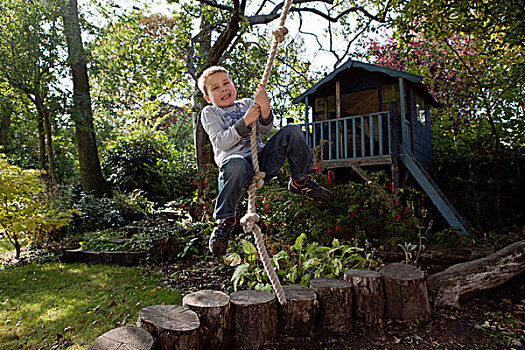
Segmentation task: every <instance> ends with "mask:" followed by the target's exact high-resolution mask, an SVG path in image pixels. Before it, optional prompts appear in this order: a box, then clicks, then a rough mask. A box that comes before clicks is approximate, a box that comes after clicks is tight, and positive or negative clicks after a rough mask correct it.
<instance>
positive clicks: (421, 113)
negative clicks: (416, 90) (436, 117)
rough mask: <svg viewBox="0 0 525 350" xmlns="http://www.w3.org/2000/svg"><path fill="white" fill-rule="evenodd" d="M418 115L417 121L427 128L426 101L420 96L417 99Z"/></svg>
mask: <svg viewBox="0 0 525 350" xmlns="http://www.w3.org/2000/svg"><path fill="white" fill-rule="evenodd" d="M416 113H417V120H418V121H419V122H420V123H421V124H423V125H424V126H427V108H426V106H425V101H424V100H423V99H422V98H421V97H419V96H417V98H416Z"/></svg>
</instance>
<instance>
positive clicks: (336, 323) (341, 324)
mask: <svg viewBox="0 0 525 350" xmlns="http://www.w3.org/2000/svg"><path fill="white" fill-rule="evenodd" d="M310 288H312V289H313V290H314V291H315V292H316V293H317V299H318V300H319V327H320V328H323V329H326V330H329V331H332V332H348V331H349V330H350V329H351V328H352V285H351V284H350V282H348V281H342V280H337V279H333V278H315V279H313V280H311V281H310Z"/></svg>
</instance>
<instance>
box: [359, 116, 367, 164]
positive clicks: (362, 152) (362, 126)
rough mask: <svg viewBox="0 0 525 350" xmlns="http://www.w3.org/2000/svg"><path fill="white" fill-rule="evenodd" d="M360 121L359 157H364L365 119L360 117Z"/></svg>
mask: <svg viewBox="0 0 525 350" xmlns="http://www.w3.org/2000/svg"><path fill="white" fill-rule="evenodd" d="M360 119H361V121H360V122H359V126H360V127H361V157H363V158H364V157H366V152H365V118H363V117H361V118H360Z"/></svg>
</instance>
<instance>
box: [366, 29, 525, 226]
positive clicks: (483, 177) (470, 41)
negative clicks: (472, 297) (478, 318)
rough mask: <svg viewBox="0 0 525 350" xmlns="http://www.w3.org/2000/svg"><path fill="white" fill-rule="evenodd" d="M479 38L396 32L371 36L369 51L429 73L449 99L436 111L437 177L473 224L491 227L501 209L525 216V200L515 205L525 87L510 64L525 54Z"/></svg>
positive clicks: (440, 95) (506, 215)
mask: <svg viewBox="0 0 525 350" xmlns="http://www.w3.org/2000/svg"><path fill="white" fill-rule="evenodd" d="M477 40H478V39H477V37H473V38H468V37H465V36H462V35H453V36H452V37H450V38H447V39H446V42H443V41H433V40H428V39H425V37H423V36H415V37H412V38H411V41H409V42H402V41H399V40H394V39H393V38H392V39H389V41H388V42H386V43H384V44H379V43H372V44H371V45H370V48H369V54H370V58H372V59H373V60H374V61H375V62H376V63H378V64H380V65H384V66H387V67H391V68H395V69H400V70H406V71H409V72H411V73H415V74H419V75H421V76H423V77H424V82H425V84H426V85H427V86H428V87H429V88H430V90H431V91H432V93H433V95H434V96H435V97H437V99H438V101H440V102H443V104H444V108H442V109H440V110H434V111H433V118H432V136H433V137H432V139H433V145H432V146H433V151H434V177H435V178H436V179H437V182H438V184H439V185H440V187H441V189H442V190H444V191H445V193H446V194H447V197H448V198H449V199H450V200H451V202H452V203H453V204H454V206H455V207H456V209H458V210H459V212H460V213H461V214H462V215H463V216H464V217H465V218H466V219H467V221H468V223H469V225H470V226H471V227H472V228H475V229H478V230H492V229H494V227H495V225H500V223H499V220H498V212H499V210H501V214H502V218H503V219H504V220H505V221H506V222H507V223H510V224H511V225H513V224H517V225H520V222H521V223H522V222H524V221H523V220H525V218H524V217H523V215H520V213H523V207H522V206H519V205H518V206H516V203H517V202H518V200H517V199H518V198H521V196H522V195H523V189H521V188H520V186H517V184H519V183H520V182H522V178H523V175H522V174H523V172H522V170H521V169H522V168H523V150H522V148H523V143H524V137H525V133H524V130H525V124H524V120H523V118H520V117H519V115H520V114H522V111H521V108H522V107H520V105H521V104H522V103H521V102H520V101H522V100H523V96H524V91H523V85H522V84H520V83H518V84H515V83H514V81H515V80H514V79H516V76H515V74H514V73H512V72H507V71H506V70H505V68H504V67H505V66H507V67H509V65H512V66H520V63H519V62H520V61H519V60H520V59H519V55H517V56H516V57H515V58H514V59H513V63H508V62H507V63H504V60H506V59H510V57H509V56H508V55H509V54H511V53H510V52H509V51H505V52H500V55H502V56H500V55H497V56H496V55H492V56H491V57H488V56H487V55H489V54H488V53H487V52H485V51H480V50H482V47H481V45H483V43H481V42H478V41H477ZM505 55H507V56H505ZM503 56H505V57H503ZM513 69H514V68H513ZM490 140H492V141H490ZM500 149H502V151H501V150H500ZM494 188H497V189H498V191H497V192H496V198H495V193H494V191H493V189H494ZM498 193H499V195H500V197H501V198H502V201H501V204H499V202H498V199H497V197H498ZM498 208H500V209H498ZM520 217H521V218H520ZM516 219H517V221H516ZM500 226H501V225H500Z"/></svg>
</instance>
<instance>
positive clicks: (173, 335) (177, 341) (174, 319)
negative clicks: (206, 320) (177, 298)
mask: <svg viewBox="0 0 525 350" xmlns="http://www.w3.org/2000/svg"><path fill="white" fill-rule="evenodd" d="M137 324H138V325H139V326H140V327H142V328H145V329H146V330H147V331H148V332H150V333H151V335H152V336H153V338H154V339H155V350H175V349H177V350H190V349H191V350H194V349H198V348H199V327H200V322H199V317H198V316H197V314H196V313H195V312H194V311H192V310H190V309H189V308H187V307H184V306H179V305H153V306H148V307H145V308H143V309H142V310H140V311H139V318H138V321H137Z"/></svg>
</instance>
